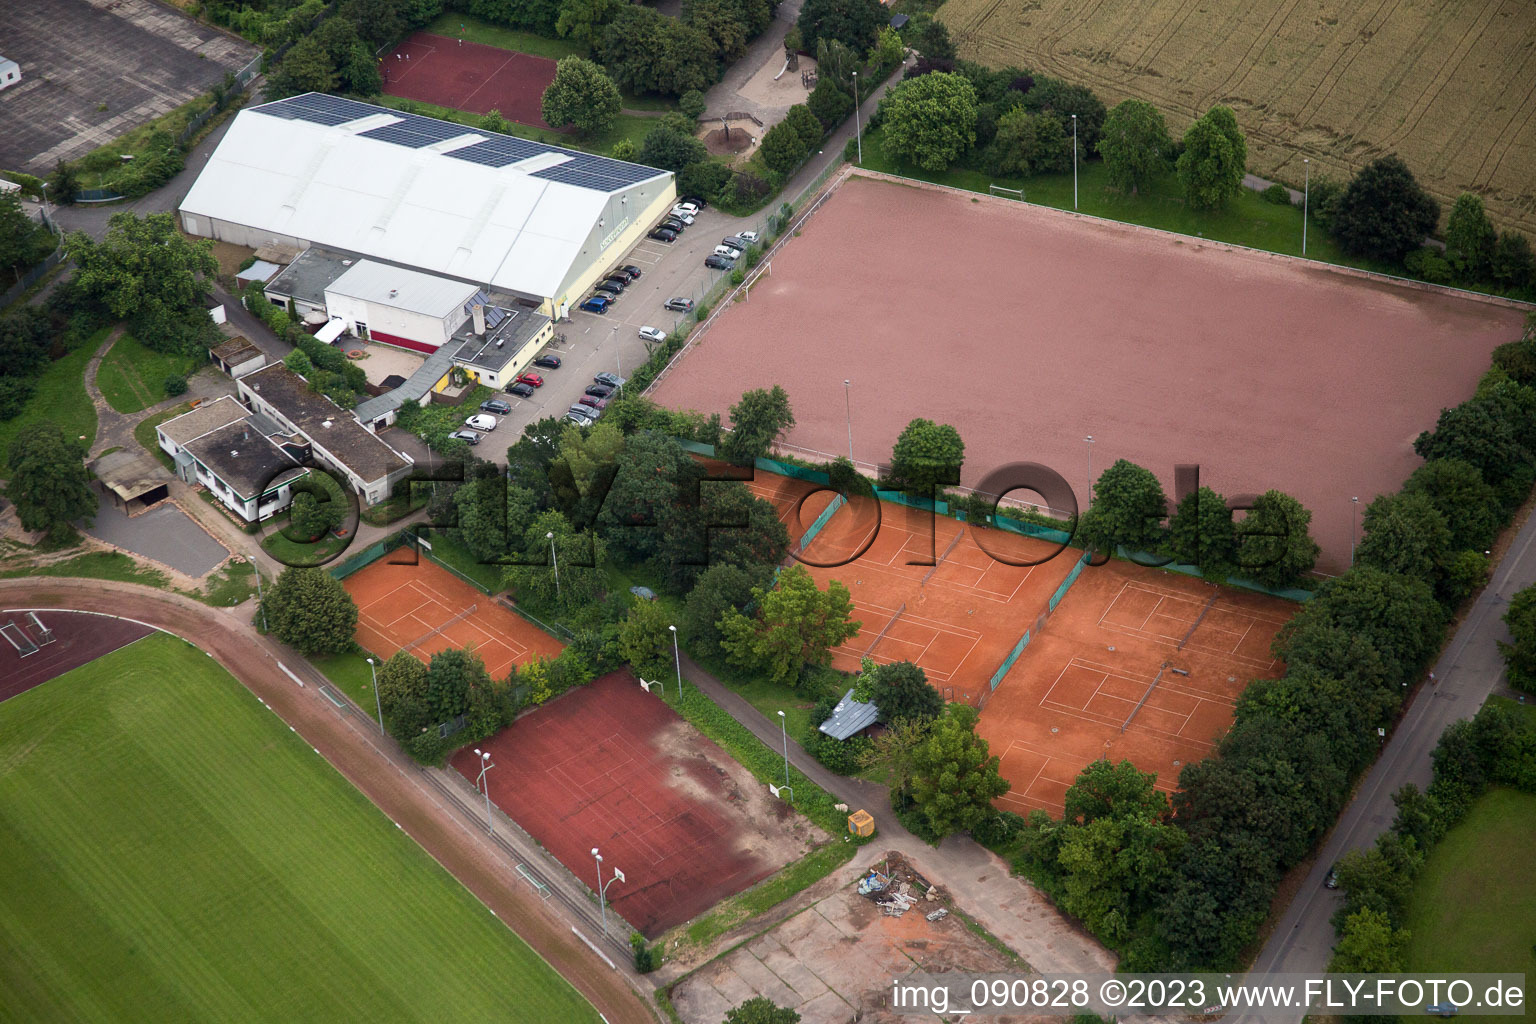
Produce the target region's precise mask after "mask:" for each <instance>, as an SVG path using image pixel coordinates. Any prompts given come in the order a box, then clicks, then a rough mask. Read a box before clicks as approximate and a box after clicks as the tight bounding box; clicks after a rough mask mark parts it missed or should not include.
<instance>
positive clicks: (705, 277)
mask: <svg viewBox="0 0 1536 1024" xmlns="http://www.w3.org/2000/svg"><path fill="white" fill-rule="evenodd" d="M761 220H762V215H759V216H758V217H754V218H738V217H731V216H728V215H726V214H723V213H720V212H719V211H718V210H716V209H714V208H713V207H710V208H708V209H705V210H703V211H701V212H700V213H699V216H698V218H697V219H696V220H695V221H694V223H693V224H692V225H691V226H690V227H688V228H687V230H685V231H684V232H683V234H682V235H681V236H679V237H678V239H677V241H675V242H673V243H671V244H670V245H669V244H667V243H665V242H657V241H653V240H651V239H649V238H645V239H641V241H640V242H639V243H638V244H637V245H635V246H634V247H633V248H631V249H630V250H628V251H627V252H625V253H623V254H622V255H617V254H616V255H615V256H614V258H613V260H612V262H611V264H610V265H611V266H612V267H621V266H624V265H626V264H629V265H633V266H635V267H637V268H639V270H640V279H639V280H638V281H635V282H633V283H631V284H630V285H629V287H627V288H625V289H624V293H623V294H622V295H620V296H619V297H618V299H617V300H616V301H615V302H614V303H613V305H612V306H611V307H610V308H609V310H608V312H607V313H604V314H598V313H586V312H582V311H581V310H578V309H572V310H571V316H570V321H569V322H567V323H562V324H557V325H556V328H555V333H556V336H557V340H556V341H555V342H554V343H553V344H551V345H550V346H549V348H547V349H546V350H545V351H547V352H550V353H553V354H555V355H558V356H559V357H560V359H561V360H562V362H563V364H564V365H562V366H561V367H560V369H558V370H546V369H540V368H537V367H535V368H533V370H534V372H536V373H538V374H539V375H540V376H542V377H543V378H544V386H543V387H541V388H539V389H538V390H537V391H535V392H534V393H533V395H532V397H530V398H518V397H517V396H516V395H509V394H503V395H499V396H498V397H499V398H501V399H503V400H504V401H506V402H507V403H508V404H510V405H511V406H512V412H511V413H510V414H509V415H506V416H502V417H499V419H500V423H499V424H498V427H497V431H496V434H495V437H494V440H487V441H486V442H485V443H484V444H482V445H481V446H480V447H479V448H478V449H477V450H476V452H475V454H476V455H478V456H480V457H481V458H483V459H489V460H491V461H493V462H497V463H505V461H506V455H507V448H508V446H510V445H511V444H513V443H514V442H515V441H516V440H517V439H518V438H519V437H521V436H522V433H523V428H524V427H525V426H527V425H528V424H530V423H533V422H535V421H537V420H541V419H543V418H544V417H546V416H564V415H565V411H566V410H567V409H569V408H570V407H571V406H572V405H573V404H574V403H575V402H576V400H577V399H578V398H580V397H581V395H582V393H583V392H584V391H585V390H586V387H587V385H589V384H591V383H592V378H593V377H594V376H595V375H597V374H599V373H602V372H605V371H606V372H608V373H617V374H618V375H619V376H621V377H627V376H629V371H632V370H633V369H634V368H635V367H636V366H639V365H640V364H641V363H643V362H644V361H645V360H646V358H647V357H648V356H649V354H650V352H649V350H648V347H647V345H646V343H645V342H644V341H642V340H641V339H640V335H639V331H640V328H641V327H656V328H659V329H660V330H663V331H666V332H668V333H670V332H671V331H672V330H673V328H675V327H676V326H677V325H678V324H679V323H680V322H681V321H682V320H683V319H685V318H686V317H688V316H690V315H691V314H686V313H674V312H671V311H670V310H667V309H664V308H663V307H662V303H664V302H666V301H667V300H668V299H670V298H672V297H674V296H685V297H687V298H690V299H692V300H694V302H698V300H699V299H700V298H701V297H702V296H703V295H704V293H705V292H707V291H708V290H709V289H710V288H711V287H713V286H714V284H715V282H716V281H718V280H719V279H720V278H721V277H723V276H725V273H727V272H722V271H718V270H710V269H709V268H707V267H705V266H704V257H706V256H708V255H709V254H710V253H711V252H712V251H714V248H715V246H717V245H719V244H720V240H721V239H723V238H725V237H726V236H727V235H733V234H736V233H737V232H738V231H742V230H754V229H755V230H759V231H760V230H762V228H761ZM589 294H590V293H589ZM586 297H587V296H586V295H582V296H580V298H581V299H585V298H586ZM560 335H564V341H560V340H558V339H559V336H560ZM469 412H470V410H466V411H465V415H466V416H467V415H469Z"/></svg>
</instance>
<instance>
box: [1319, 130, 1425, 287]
mask: <svg viewBox="0 0 1536 1024" xmlns="http://www.w3.org/2000/svg"><path fill="white" fill-rule="evenodd" d="M1439 221H1440V204H1439V203H1437V202H1436V201H1435V200H1434V198H1433V197H1432V196H1430V194H1429V193H1428V192H1426V191H1424V188H1423V186H1422V185H1420V184H1419V183H1418V181H1417V180H1415V178H1414V176H1413V172H1412V171H1410V170H1408V165H1407V164H1405V163H1403V161H1402V160H1401V159H1399V158H1398V157H1396V156H1384V157H1378V158H1377V159H1375V160H1372V161H1371V162H1370V163H1368V164H1366V165H1365V166H1364V167H1363V168H1361V169H1360V173H1359V174H1357V175H1355V178H1354V180H1353V181H1351V182H1350V183H1349V187H1348V188H1346V189H1345V190H1344V194H1343V195H1341V196H1339V199H1338V202H1337V203H1335V204H1334V208H1333V229H1332V230H1333V235H1334V237H1335V238H1337V239H1338V240H1339V244H1340V245H1341V246H1343V247H1344V250H1345V251H1346V252H1348V253H1350V254H1351V255H1355V256H1364V257H1367V258H1369V259H1378V260H1388V261H1391V262H1393V263H1399V262H1401V261H1402V259H1403V257H1404V256H1407V255H1408V254H1409V253H1410V252H1412V251H1413V250H1415V249H1417V248H1418V247H1419V246H1421V245H1423V244H1424V236H1425V235H1428V234H1429V233H1430V232H1431V231H1433V230H1434V229H1435V225H1436V224H1437V223H1439Z"/></svg>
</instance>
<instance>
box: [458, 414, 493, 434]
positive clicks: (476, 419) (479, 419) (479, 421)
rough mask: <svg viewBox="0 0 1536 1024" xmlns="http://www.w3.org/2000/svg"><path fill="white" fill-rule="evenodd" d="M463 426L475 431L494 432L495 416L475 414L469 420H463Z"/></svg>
mask: <svg viewBox="0 0 1536 1024" xmlns="http://www.w3.org/2000/svg"><path fill="white" fill-rule="evenodd" d="M464 425H465V426H466V427H473V428H474V429H475V430H495V429H496V417H495V416H487V415H486V414H485V413H483V412H482V413H476V414H475V415H473V416H471V417H470V418H469V419H467V420H465V421H464Z"/></svg>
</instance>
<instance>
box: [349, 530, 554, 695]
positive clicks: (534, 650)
mask: <svg viewBox="0 0 1536 1024" xmlns="http://www.w3.org/2000/svg"><path fill="white" fill-rule="evenodd" d="M396 554H397V555H398V554H400V551H399V550H397V552H396ZM342 586H344V587H345V588H346V590H347V593H349V594H351V595H352V600H354V601H356V602H357V611H358V615H357V642H358V643H359V644H361V645H362V646H363V647H364V649H366V650H368V651H371V652H372V653H373V654H375V655H376V656H378V657H380V658H388V657H389V656H390V655H392V654H394V653H395V652H396V651H401V650H408V651H410V652H411V653H412V654H414V655H415V656H416V657H418V658H420V659H421V660H422V661H431V660H432V655H434V654H436V653H437V652H438V651H443V650H447V649H449V648H460V647H470V648H473V649H474V651H475V653H476V654H478V655H479V656H480V657H481V659H482V660H484V662H485V668H486V671H488V672H489V673H490V674H491V678H493V679H502V678H505V677H506V676H507V674H508V673H509V672H511V670H512V666H513V665H521V664H523V663H524V662H527V661H529V660H530V659H532V658H535V657H543V658H553V657H554V656H555V655H557V654H559V653H560V649H561V646H560V642H559V641H558V640H556V639H555V638H554V637H552V636H550V635H549V634H548V633H545V632H544V631H543V630H541V629H539V628H538V627H537V626H535V625H533V624H532V623H530V622H528V621H527V620H525V619H523V618H521V617H520V616H518V615H517V613H515V612H513V611H510V610H509V609H507V608H504V607H502V606H501V605H500V604H498V603H497V602H496V601H494V600H492V599H491V598H490V597H487V596H486V595H485V594H483V593H481V592H480V591H478V590H476V589H475V588H474V587H471V586H470V585H469V584H467V583H465V582H464V581H463V580H461V579H459V578H458V577H457V576H455V575H453V573H451V572H449V571H448V570H447V569H444V568H443V567H442V566H439V565H437V564H436V563H434V562H431V561H429V560H427V559H426V558H422V559H421V560H420V561H418V562H415V563H414V564H402V563H401V562H392V561H390V560H389V558H383V559H380V560H379V561H377V562H374V563H372V564H371V565H367V566H364V567H363V568H361V569H359V570H358V571H357V572H354V573H352V574H351V575H349V576H347V577H346V579H344V580H342Z"/></svg>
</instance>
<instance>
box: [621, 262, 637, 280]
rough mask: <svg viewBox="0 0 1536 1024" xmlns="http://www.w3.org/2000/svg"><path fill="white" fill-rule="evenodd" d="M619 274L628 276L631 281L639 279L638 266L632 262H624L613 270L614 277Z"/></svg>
mask: <svg viewBox="0 0 1536 1024" xmlns="http://www.w3.org/2000/svg"><path fill="white" fill-rule="evenodd" d="M621 274H622V275H623V276H624V277H627V278H629V279H630V280H631V281H638V280H640V276H641V275H640V268H639V267H637V266H635V265H634V264H633V263H626V264H624V265H623V266H622V267H620V268H619V269H618V270H616V271H615V272H614V276H615V277H618V276H619V275H621Z"/></svg>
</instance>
